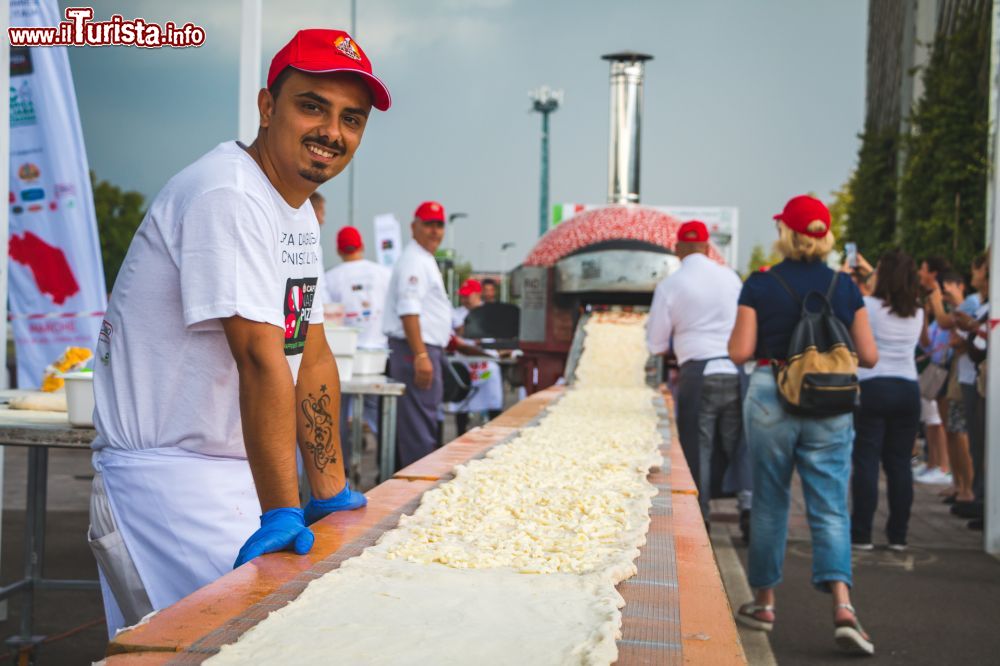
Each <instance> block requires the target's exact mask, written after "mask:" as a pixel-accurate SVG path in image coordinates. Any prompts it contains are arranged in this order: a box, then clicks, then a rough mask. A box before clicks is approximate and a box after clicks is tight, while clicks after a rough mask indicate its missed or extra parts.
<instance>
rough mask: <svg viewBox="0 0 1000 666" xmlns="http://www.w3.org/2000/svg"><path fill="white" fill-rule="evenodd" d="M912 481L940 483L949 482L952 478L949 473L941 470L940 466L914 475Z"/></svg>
mask: <svg viewBox="0 0 1000 666" xmlns="http://www.w3.org/2000/svg"><path fill="white" fill-rule="evenodd" d="M914 481H916V482H917V483H926V484H931V485H941V484H945V483H951V482H952V478H951V474H949V473H947V472H942V471H941V468H940V467H932V468H929V469H927V470H925V471H924V472H923V473H921V474H918V475H917V476H916V477H914Z"/></svg>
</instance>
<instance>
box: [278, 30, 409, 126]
mask: <svg viewBox="0 0 1000 666" xmlns="http://www.w3.org/2000/svg"><path fill="white" fill-rule="evenodd" d="M286 67H294V68H295V69H297V70H300V71H303V72H308V73H310V74H327V73H330V72H354V73H355V74H359V75H361V78H362V79H364V81H365V83H367V84H368V89H369V90H371V92H372V105H373V106H374V107H375V108H376V109H378V110H379V111H386V110H387V109H388V108H389V107H390V106H391V105H392V97H390V96H389V89H388V88H386V87H385V84H384V83H382V81H381V80H379V78H378V77H377V76H375V75H374V74H372V63H371V60H369V59H368V56H366V55H365V52H364V51H362V50H361V46H360V45H359V44H358V43H357V42H356V41H354V38H353V37H351V36H350V35H349V34H347V33H346V32H344V31H343V30H322V29H315V28H314V29H311V30H299V31H298V32H297V33H295V36H294V37H292V41H290V42H288V43H287V44H285V46H284V47H282V49H281V50H280V51H278V52H277V53H276V54H275V56H274V59H273V60H271V67H270V69H268V70H267V87H268V88H270V87H271V84H272V83H274V80H275V79H276V78H278V75H279V74H281V72H283V71H284V70H285V68H286Z"/></svg>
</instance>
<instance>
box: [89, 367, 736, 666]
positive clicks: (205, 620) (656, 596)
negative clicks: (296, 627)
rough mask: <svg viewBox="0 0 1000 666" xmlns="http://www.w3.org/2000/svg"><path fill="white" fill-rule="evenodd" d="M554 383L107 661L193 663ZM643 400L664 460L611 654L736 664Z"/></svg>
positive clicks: (692, 508)
mask: <svg viewBox="0 0 1000 666" xmlns="http://www.w3.org/2000/svg"><path fill="white" fill-rule="evenodd" d="M561 394H562V389H561V388H560V387H553V388H549V389H546V390H544V391H540V392H538V393H535V394H533V395H531V396H529V397H528V398H527V399H525V400H523V401H521V402H519V403H518V404H516V405H514V406H513V407H511V408H510V409H508V410H507V411H505V412H504V413H503V414H501V415H500V416H499V417H497V418H496V419H494V420H493V421H490V422H489V423H488V424H486V426H484V427H482V428H476V429H473V430H471V431H469V432H468V433H466V434H464V435H463V436H461V437H459V438H458V439H456V440H455V441H453V442H450V443H449V444H447V445H445V446H444V447H442V448H441V449H438V450H437V451H435V452H433V453H432V454H430V455H428V456H426V457H425V458H422V459H421V460H419V461H417V462H415V463H413V464H412V465H409V466H408V467H406V468H404V469H402V470H400V471H399V472H397V473H396V474H395V475H394V477H393V478H392V479H390V480H388V481H386V482H384V483H382V484H381V485H379V486H377V487H376V488H374V489H372V490H371V491H369V493H368V494H367V496H368V506H367V507H365V508H364V509H361V510H358V511H349V512H340V513H334V514H331V515H330V516H327V518H325V519H323V520H321V521H319V522H318V523H315V524H314V525H313V526H312V527H313V530H314V532H315V534H316V543H315V545H314V546H313V549H312V551H311V552H310V553H309V554H308V555H305V556H296V555H293V554H291V553H274V554H271V555H267V556H264V557H261V558H257V559H255V560H253V561H252V562H250V563H248V564H246V565H244V566H242V567H240V568H239V569H236V570H234V571H233V572H231V573H228V574H226V575H225V576H223V577H222V578H220V579H218V580H217V581H215V582H213V583H210V584H209V585H206V586H205V587H203V588H201V589H200V590H198V591H196V592H194V593H193V594H191V595H190V596H188V597H186V598H184V599H182V600H181V601H179V602H177V603H176V604H174V605H173V606H170V607H168V608H165V609H163V610H162V611H160V612H159V613H157V614H156V615H155V616H154V617H152V619H151V620H150V621H149V622H147V623H146V624H143V625H141V626H136V627H133V628H130V629H127V630H125V631H122V632H121V633H119V634H118V635H117V636H116V637H115V638H114V640H113V641H112V642H111V643H110V645H109V646H108V656H109V659H108V664H109V666H111V664H116V665H119V664H121V665H125V664H136V666H144V665H149V666H152V665H154V664H175V665H178V664H200V663H201V662H202V661H204V660H205V659H207V658H209V657H210V656H212V655H213V654H215V653H216V652H217V651H218V649H219V647H220V646H221V645H225V644H228V643H232V642H235V641H236V640H237V639H238V638H239V636H240V635H242V634H243V633H244V632H246V631H247V630H248V629H250V628H251V627H253V626H254V625H255V624H257V623H258V622H260V621H261V620H263V619H264V618H265V617H266V616H267V614H268V613H269V612H271V611H274V610H276V609H278V608H281V607H282V606H284V605H285V604H287V603H289V602H291V601H292V600H294V599H295V598H296V597H297V596H298V595H299V594H300V593H301V592H302V590H303V589H305V587H306V585H308V584H309V582H311V581H312V580H314V579H316V578H317V577H319V576H321V575H323V574H324V573H327V572H329V571H332V570H333V569H335V568H337V567H338V566H340V563H341V562H343V561H344V560H346V559H348V558H350V557H354V556H356V555H359V554H360V553H361V552H362V551H363V550H364V548H366V547H367V546H369V545H371V544H373V543H374V542H375V541H376V540H377V539H378V537H379V536H381V534H383V533H384V532H385V531H387V530H389V529H392V528H393V527H394V526H395V525H396V523H397V522H398V520H399V516H400V515H402V514H404V513H412V511H413V510H415V509H416V507H417V505H418V503H419V501H420V498H421V496H422V495H423V493H424V492H426V491H427V490H429V489H431V488H433V487H435V486H436V485H437V484H439V483H443V482H445V481H447V480H449V479H451V478H453V469H454V467H455V465H457V464H461V463H464V462H467V461H468V460H471V459H473V458H477V457H480V456H482V455H484V454H485V453H486V451H488V450H489V449H490V448H492V447H493V446H496V445H497V444H500V443H502V442H504V441H507V440H509V439H510V438H512V437H515V436H517V434H518V432H519V431H520V430H521V429H522V428H524V427H527V426H530V425H531V424H532V423H534V422H536V421H537V419H538V418H539V417H540V416H541V415H542V413H543V412H544V410H545V408H546V407H547V406H548V405H549V404H551V403H552V402H553V401H554V400H556V399H557V398H558V397H559V396H560V395H561ZM654 404H655V407H656V409H657V412H658V415H659V417H660V432H661V433H662V434H663V443H662V447H661V451H662V452H663V454H664V458H665V463H664V465H663V466H662V467H661V468H660V469H658V470H653V471H652V473H651V474H650V477H649V479H650V482H651V483H652V484H653V485H654V486H655V487H656V488H657V490H658V491H659V493H658V495H657V496H656V498H654V500H653V507H652V509H651V511H650V517H651V521H652V522H651V525H650V530H649V533H648V534H647V542H646V544H645V545H644V546H643V547H642V548H641V555H640V557H639V559H638V560H637V563H636V564H637V567H638V572H637V574H636V575H635V576H633V577H632V578H630V579H628V580H626V581H624V582H622V583H621V584H620V585H619V587H618V591H619V592H620V593H621V594H622V596H623V598H624V599H625V602H626V604H625V607H624V609H623V610H622V627H621V630H622V637H621V639H620V640H619V641H618V650H619V660H618V664H622V665H626V664H627V665H629V666H635V665H639V664H658V665H666V664H681V663H712V664H720V665H728V664H734V665H737V664H746V659H745V657H744V655H743V651H742V647H741V645H740V642H739V638H738V634H737V632H736V626H735V623H734V622H733V617H732V611H731V609H730V608H729V603H728V600H727V598H726V596H725V590H724V588H723V587H722V580H721V577H720V575H719V572H718V569H717V568H716V565H715V559H714V555H713V554H712V548H711V544H710V543H709V540H708V535H707V534H706V532H705V526H704V522H703V520H702V517H701V510H700V508H699V506H698V497H697V491H696V490H695V488H694V483H693V482H692V480H691V476H690V472H689V471H688V469H687V465H686V464H685V463H684V459H683V455H682V454H681V453H680V446H679V445H678V444H677V440H676V430H675V429H674V428H673V424H672V423H671V419H670V414H671V413H672V408H671V405H670V404H669V402H666V403H664V402H663V401H660V400H659V399H657V400H656V402H655V403H654Z"/></svg>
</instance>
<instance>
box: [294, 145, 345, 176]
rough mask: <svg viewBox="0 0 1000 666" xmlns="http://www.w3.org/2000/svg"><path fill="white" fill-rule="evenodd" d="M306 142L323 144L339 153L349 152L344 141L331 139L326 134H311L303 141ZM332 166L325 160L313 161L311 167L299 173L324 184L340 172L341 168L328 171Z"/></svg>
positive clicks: (324, 146)
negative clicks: (325, 162) (324, 161)
mask: <svg viewBox="0 0 1000 666" xmlns="http://www.w3.org/2000/svg"><path fill="white" fill-rule="evenodd" d="M305 142H312V143H315V144H316V145H319V146H322V147H323V148H326V149H327V150H331V151H334V152H335V153H338V154H339V155H345V154H346V153H347V146H345V145H344V143H343V142H342V141H330V140H329V139H327V138H326V137H325V136H310V137H307V138H306V139H305V140H304V141H303V143H305ZM331 166H332V165H330V164H324V163H323V162H313V163H312V166H311V167H307V168H305V169H301V170H300V171H299V175H300V176H302V177H303V178H305V179H306V180H308V181H309V182H312V183H317V184H319V185H322V184H323V183H325V182H326V181H328V180H330V179H331V178H333V177H334V176H336V175H337V174H338V173H340V171H339V170H330V171H327V169H329V168H330V167H331Z"/></svg>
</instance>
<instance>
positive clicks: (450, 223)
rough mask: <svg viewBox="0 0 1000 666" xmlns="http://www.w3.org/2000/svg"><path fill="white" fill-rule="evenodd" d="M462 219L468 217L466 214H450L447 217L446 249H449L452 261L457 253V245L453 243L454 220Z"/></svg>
mask: <svg viewBox="0 0 1000 666" xmlns="http://www.w3.org/2000/svg"><path fill="white" fill-rule="evenodd" d="M463 217H469V214H468V213H452V214H451V215H449V216H448V235H449V238H448V247H450V248H451V258H452V259H454V258H455V256H457V253H458V245H457V244H456V243H455V226H454V223H455V220H460V219H462V218H463Z"/></svg>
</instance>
